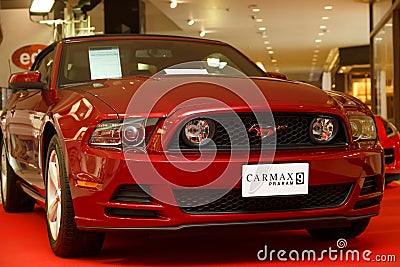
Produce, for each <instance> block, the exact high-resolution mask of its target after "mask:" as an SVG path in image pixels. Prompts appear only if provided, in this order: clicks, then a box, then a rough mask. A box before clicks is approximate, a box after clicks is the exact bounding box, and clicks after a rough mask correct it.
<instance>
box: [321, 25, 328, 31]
mask: <svg viewBox="0 0 400 267" xmlns="http://www.w3.org/2000/svg"><path fill="white" fill-rule="evenodd" d="M319 28H320V29H321V30H323V29H326V28H328V27H326V26H325V25H321V26H319Z"/></svg>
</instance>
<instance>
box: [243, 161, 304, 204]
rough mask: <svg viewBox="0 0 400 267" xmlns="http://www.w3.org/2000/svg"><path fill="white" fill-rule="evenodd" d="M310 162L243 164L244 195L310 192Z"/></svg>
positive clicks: (256, 195) (278, 194)
mask: <svg viewBox="0 0 400 267" xmlns="http://www.w3.org/2000/svg"><path fill="white" fill-rule="evenodd" d="M308 170H309V164H308V163H282V164H259V165H243V166H242V196H243V197H259V196H280V195H300V194H308Z"/></svg>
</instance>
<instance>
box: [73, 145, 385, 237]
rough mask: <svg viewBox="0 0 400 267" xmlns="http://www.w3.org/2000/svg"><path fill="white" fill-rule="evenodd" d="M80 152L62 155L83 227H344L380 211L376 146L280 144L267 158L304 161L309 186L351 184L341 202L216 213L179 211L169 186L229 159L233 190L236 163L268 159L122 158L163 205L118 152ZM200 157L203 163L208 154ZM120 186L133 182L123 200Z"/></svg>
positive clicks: (196, 180) (196, 178)
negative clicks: (83, 184) (65, 157)
mask: <svg viewBox="0 0 400 267" xmlns="http://www.w3.org/2000/svg"><path fill="white" fill-rule="evenodd" d="M81 145H82V144H81V143H80V142H75V141H70V142H67V143H66V149H67V151H71V150H73V151H77V150H78V149H79V150H81ZM81 151H84V152H82V153H80V154H76V153H75V154H74V155H73V156H71V155H70V154H68V159H69V179H70V185H71V194H72V198H73V204H74V208H75V220H76V223H77V226H78V228H80V229H87V230H99V231H104V230H122V229H181V228H186V227H194V226H216V225H224V226H227V225H231V226H239V225H248V226H250V225H264V226H265V227H266V229H277V228H279V229H299V228H313V227H334V226H335V227H339V226H348V225H349V224H350V221H351V220H354V219H360V218H365V217H371V216H375V215H377V214H378V213H379V209H380V202H381V199H382V195H383V188H384V178H383V173H384V164H383V157H382V150H381V147H380V146H379V145H376V146H373V147H369V148H368V149H361V148H358V149H357V148H352V149H351V148H346V149H343V148H340V149H339V148H331V149H328V150H326V149H325V150H314V149H307V150H290V151H289V150H287V151H286V150H280V151H276V153H275V157H274V161H273V162H274V163H292V162H307V163H309V166H310V168H309V186H310V187H319V186H327V185H329V186H330V185H334V186H339V187H340V186H341V185H350V187H349V190H348V193H347V194H346V196H345V198H344V199H343V201H340V203H338V204H337V205H328V206H320V207H319V206H318V205H316V206H315V207H311V208H301V207H300V208H298V207H297V208H294V209H293V208H292V209H290V207H289V208H283V209H278V210H276V209H275V210H274V209H271V210H261V211H260V210H256V211H250V212H249V211H248V210H247V211H246V210H241V209H240V208H239V209H236V210H222V211H218V212H215V210H214V211H211V210H210V211H208V212H207V210H205V211H204V210H201V212H192V211H187V210H186V211H184V210H183V209H182V208H181V207H178V205H177V204H176V203H177V202H176V189H177V188H178V187H179V186H183V187H185V188H196V187H199V186H202V185H204V184H208V183H210V182H212V181H213V180H215V177H218V176H219V175H221V173H222V172H223V170H224V169H226V168H227V165H228V164H230V168H231V169H230V173H231V174H232V173H236V175H232V179H234V181H235V185H234V188H232V191H233V190H238V191H239V192H240V176H241V168H242V165H243V164H251V163H257V162H265V161H268V160H269V159H263V158H261V159H259V158H258V156H257V155H250V158H249V159H248V160H247V161H245V160H244V159H243V158H241V157H240V156H237V157H231V156H229V155H227V154H224V153H219V154H217V155H215V157H214V158H213V160H212V164H211V165H210V166H208V168H206V169H204V170H202V171H198V172H185V171H182V168H183V169H185V166H184V165H185V164H192V165H187V166H186V167H190V166H192V167H193V168H196V166H195V164H196V163H195V162H192V163H187V162H182V160H181V159H182V158H181V156H182V155H172V156H171V157H169V158H168V159H167V158H166V157H165V155H162V154H155V155H150V156H148V155H146V154H140V153H138V154H137V155H135V156H134V157H133V158H134V159H132V160H131V161H130V162H128V163H129V164H133V165H130V166H134V168H135V169H136V170H139V172H138V174H139V175H142V176H143V175H146V174H147V175H148V179H147V180H146V181H148V182H146V183H143V181H144V180H143V178H141V179H139V180H140V181H141V184H142V185H144V186H145V187H146V188H148V190H149V192H150V195H152V196H156V197H157V196H163V198H167V199H168V204H166V203H164V202H163V201H160V200H158V199H157V198H153V197H152V196H149V197H148V198H147V197H146V194H143V192H140V189H139V191H137V188H138V187H136V186H135V185H136V184H137V181H136V180H138V179H136V180H135V179H134V178H133V177H132V173H131V171H130V170H129V168H128V166H127V165H128V164H127V162H126V161H125V159H124V157H123V154H122V153H121V152H118V151H105V150H100V149H94V148H86V149H84V150H81ZM77 155H78V156H77ZM189 157H190V155H189ZM194 158H195V157H194ZM149 159H150V160H151V165H152V166H154V168H155V169H157V171H158V172H159V173H160V174H161V175H162V176H163V177H164V178H165V179H166V180H167V182H160V179H158V177H152V174H151V173H152V172H151V171H150V170H149V169H148V166H149ZM199 161H201V164H204V163H205V162H207V158H202V159H201V160H199ZM177 166H179V168H178V167H177ZM180 167H182V168H180ZM188 169H190V168H188ZM221 170H222V172H221ZM135 174H136V172H135ZM233 176H236V177H233ZM78 180H85V181H90V182H95V183H98V184H99V186H98V187H97V188H96V189H93V188H92V189H89V188H85V187H81V186H77V181H78ZM174 184H175V185H174ZM121 186H123V187H124V186H127V188H132V187H133V191H134V192H133V196H134V197H132V195H130V199H129V200H126V199H124V195H123V194H124V193H125V192H124V193H122V197H121V196H117V197H116V194H119V193H118V192H120V191H119V190H120V188H121ZM222 188H224V184H223V183H221V184H218V183H216V184H215V189H222ZM128 191H129V190H128ZM131 193H132V192H131ZM135 196H136V198H135ZM137 196H139V197H138V198H137ZM295 197H296V196H295ZM299 197H300V195H299ZM135 199H136V200H135ZM143 199H144V200H143ZM275 201H277V200H276V199H275Z"/></svg>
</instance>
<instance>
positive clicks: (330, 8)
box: [324, 6, 333, 10]
mask: <svg viewBox="0 0 400 267" xmlns="http://www.w3.org/2000/svg"><path fill="white" fill-rule="evenodd" d="M324 9H325V10H332V9H333V6H324Z"/></svg>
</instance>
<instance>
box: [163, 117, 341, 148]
mask: <svg viewBox="0 0 400 267" xmlns="http://www.w3.org/2000/svg"><path fill="white" fill-rule="evenodd" d="M237 115H238V116H239V118H240V121H239V120H237V119H235V118H237V117H235V116H229V115H221V116H214V117H212V118H213V119H214V118H215V121H216V123H215V124H216V125H215V134H214V137H213V141H214V143H215V146H216V148H217V150H231V149H232V150H240V149H248V148H250V150H260V149H261V147H263V148H268V147H271V148H273V147H275V144H276V148H277V149H290V148H307V147H309V148H311V147H312V148H315V147H318V146H321V147H324V148H326V147H340V146H346V145H347V144H348V141H347V137H346V132H345V127H344V126H343V123H339V132H338V134H337V135H336V137H335V139H334V140H332V141H331V142H330V143H328V144H324V145H320V144H315V143H313V141H312V140H311V137H310V133H309V131H310V124H311V122H312V120H313V119H314V118H315V117H316V115H315V114H274V121H275V125H274V126H275V128H276V129H278V128H284V130H281V131H279V130H277V131H276V135H273V136H271V137H270V138H265V139H261V137H259V136H257V134H256V132H255V131H250V132H249V129H250V128H251V127H252V126H254V125H257V124H258V123H257V118H256V116H255V115H254V114H252V113H237ZM339 121H340V120H339ZM222 125H224V126H222ZM182 127H183V126H182ZM228 133H230V135H231V136H229V134H228ZM168 148H169V150H184V151H185V150H196V149H197V148H193V147H190V146H188V145H187V144H185V143H184V142H183V140H182V137H181V134H180V133H177V134H176V135H175V138H173V140H172V141H171V143H170V144H169V147H168ZM203 149H205V150H206V149H207V147H203ZM210 149H212V147H211V146H210Z"/></svg>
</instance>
